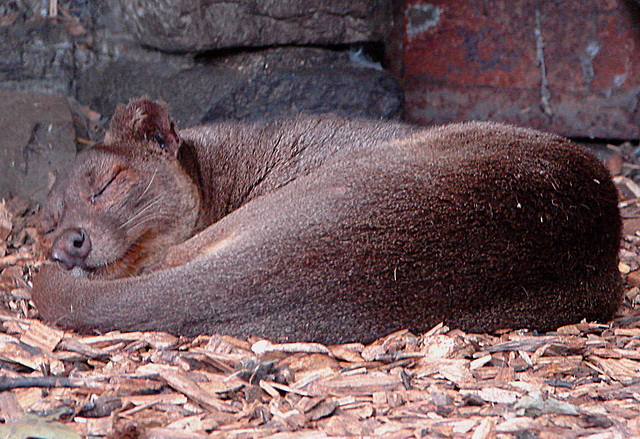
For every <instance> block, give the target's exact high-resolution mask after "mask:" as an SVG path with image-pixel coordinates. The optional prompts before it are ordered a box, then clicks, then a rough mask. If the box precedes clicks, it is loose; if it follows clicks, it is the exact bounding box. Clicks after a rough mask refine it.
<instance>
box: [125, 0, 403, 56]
mask: <svg viewBox="0 0 640 439" xmlns="http://www.w3.org/2000/svg"><path fill="white" fill-rule="evenodd" d="M120 1H121V4H122V9H123V11H124V18H125V22H126V23H127V24H128V25H129V29H130V31H131V32H132V33H133V35H135V37H136V38H137V39H138V40H139V41H140V42H141V43H142V44H144V45H147V46H150V47H154V48H157V49H161V50H166V51H185V52H200V51H203V50H212V49H221V48H228V47H241V46H244V47H266V46H275V45H310V44H313V45H335V44H345V43H354V42H364V41H368V42H372V41H382V39H383V38H384V37H385V35H386V34H387V31H388V29H389V26H390V24H391V23H390V20H389V17H390V10H391V1H389V0H351V1H340V0H317V1H313V2H301V1H297V0H282V1H273V0H246V1H220V0H217V1H208V2H201V1H200V2H197V1H196V2H194V1H191V0H178V1H169V0H163V1H155V2H140V1H138V0H120Z"/></svg>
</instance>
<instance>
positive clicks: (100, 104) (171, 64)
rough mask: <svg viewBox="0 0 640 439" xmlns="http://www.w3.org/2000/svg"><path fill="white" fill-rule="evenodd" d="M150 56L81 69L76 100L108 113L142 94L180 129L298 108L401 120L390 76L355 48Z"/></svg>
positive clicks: (400, 105) (400, 96)
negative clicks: (163, 106) (159, 103)
mask: <svg viewBox="0 0 640 439" xmlns="http://www.w3.org/2000/svg"><path fill="white" fill-rule="evenodd" d="M154 56H155V57H157V58H158V59H153V58H148V59H144V58H142V57H139V58H137V59H126V60H125V59H123V58H120V59H105V60H103V61H101V62H98V63H96V64H95V65H94V66H92V67H90V68H88V69H87V70H85V71H82V72H79V73H78V79H77V83H76V87H77V88H76V89H77V96H78V100H79V101H80V102H83V103H85V104H88V105H89V106H90V107H91V108H93V109H95V110H97V111H99V112H100V113H102V114H103V115H110V114H112V113H113V110H114V109H115V106H116V105H117V104H118V103H121V102H126V101H128V100H129V99H130V98H132V97H137V96H140V95H142V94H147V95H149V96H151V97H153V98H159V99H163V100H165V101H166V102H168V103H169V104H170V107H171V110H172V113H173V114H174V117H175V118H176V119H177V121H178V122H179V124H180V126H183V127H186V126H191V125H195V124H199V123H206V122H209V121H212V120H219V119H255V118H259V117H274V116H286V115H294V114H298V113H299V112H300V111H308V112H316V113H327V112H332V113H338V114H343V115H350V116H356V117H372V118H390V119H398V118H400V117H401V116H402V114H403V111H404V98H403V93H402V89H401V88H400V86H399V85H398V84H397V83H396V81H395V80H394V79H393V77H392V76H391V75H390V74H389V73H388V72H386V71H384V70H382V68H381V67H380V66H379V65H378V64H375V63H372V62H370V61H368V60H367V59H366V58H364V57H363V56H362V55H360V54H358V53H356V52H354V51H332V50H326V49H315V48H294V47H289V48H276V49H266V50H260V51H255V52H244V53H239V54H236V55H229V56H226V57H222V58H210V59H200V60H198V61H190V60H185V59H183V58H180V57H177V56H172V55H165V54H155V55H154ZM159 66H161V68H160V67H159Z"/></svg>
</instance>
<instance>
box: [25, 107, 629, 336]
mask: <svg viewBox="0 0 640 439" xmlns="http://www.w3.org/2000/svg"><path fill="white" fill-rule="evenodd" d="M42 229H43V233H44V235H45V238H46V240H47V241H48V242H50V243H51V254H52V256H53V259H55V260H57V261H59V263H60V264H59V265H61V266H62V267H63V268H66V269H68V270H73V272H74V273H76V274H78V272H80V273H83V274H84V276H83V277H76V276H74V275H72V274H70V273H69V272H68V271H65V270H63V269H61V268H58V267H55V266H45V267H43V268H42V269H41V270H40V273H38V274H36V275H35V276H34V292H33V300H34V302H35V304H36V306H37V307H38V309H39V310H40V312H41V314H42V315H43V316H44V317H45V318H46V319H48V320H49V321H52V322H55V323H57V324H58V325H60V326H62V327H65V328H74V329H77V330H81V331H90V330H98V331H108V330H115V329H118V330H163V331H168V332H172V333H175V334H185V335H196V334H201V333H214V332H216V333H226V334H231V335H235V336H248V335H257V336H264V337H268V338H271V339H274V340H281V341H285V340H296V341H300V340H311V341H318V342H324V343H337V342H346V341H354V340H357V341H362V342H367V341H371V340H373V339H375V338H377V337H379V336H382V335H385V334H387V333H390V332H392V331H395V330H398V329H403V328H409V329H411V330H413V331H416V332H420V331H425V330H427V329H429V328H430V327H432V326H433V325H435V324H437V323H439V322H441V321H444V322H445V323H446V324H448V325H452V326H455V327H460V328H462V329H465V330H471V331H493V330H497V329H501V328H519V327H528V328H531V329H537V330H551V329H555V328H557V327H558V326H561V325H564V324H569V323H574V322H578V321H580V320H581V319H585V318H586V319H588V320H601V321H606V320H607V319H610V318H611V317H612V316H613V314H614V312H615V310H616V308H617V307H618V305H619V303H620V301H621V294H622V293H621V284H620V277H619V273H618V269H617V265H618V247H619V241H620V235H621V220H620V215H619V211H618V207H617V192H616V189H615V187H614V185H613V183H612V181H611V178H610V176H609V175H608V172H607V171H606V170H605V168H604V167H603V166H602V165H601V164H600V163H599V162H598V161H597V160H596V159H595V158H593V157H592V156H591V155H590V154H588V153H587V152H585V151H583V150H582V149H581V148H580V147H578V146H577V145H575V144H573V143H571V142H570V141H568V140H566V139H564V138H562V137H559V136H555V135H551V134H546V133H541V132H537V131H533V130H528V129H523V128H516V127H512V126H506V125H501V124H496V123H481V122H473V123H464V124H454V125H447V126H443V127H436V128H426V129H425V128H417V127H412V126H409V125H404V124H399V123H389V122H372V121H349V120H344V119H339V118H332V117H326V116H302V117H299V118H295V119H291V120H276V121H270V122H259V123H252V124H241V123H237V122H234V123H220V124H217V125H212V126H208V127H196V128H191V129H186V130H182V131H176V130H175V128H174V124H173V122H172V121H171V120H170V118H169V116H168V114H167V111H166V109H165V108H164V107H163V106H162V105H160V104H158V103H155V102H152V101H150V100H148V99H140V100H135V101H132V102H131V103H130V104H129V105H127V106H126V107H121V108H119V109H118V110H117V112H116V114H115V115H114V117H113V119H112V121H111V125H110V128H109V131H108V132H107V134H106V136H105V139H104V142H103V143H100V144H98V145H96V146H95V147H93V148H91V149H89V150H87V151H84V152H82V153H80V154H79V155H78V157H77V159H76V161H75V162H74V163H73V164H72V165H71V167H70V169H69V170H68V172H67V174H66V175H64V176H62V177H61V178H59V179H58V181H57V182H56V185H55V186H54V188H53V190H52V192H51V194H50V196H49V199H48V201H47V203H46V205H45V207H44V209H43V219H42Z"/></svg>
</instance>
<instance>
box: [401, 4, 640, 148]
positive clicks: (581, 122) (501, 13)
mask: <svg viewBox="0 0 640 439" xmlns="http://www.w3.org/2000/svg"><path fill="white" fill-rule="evenodd" d="M395 21H396V30H395V36H394V38H392V40H393V42H392V44H391V48H390V49H391V50H390V54H391V57H392V58H393V59H394V61H393V62H392V64H391V68H392V70H393V71H394V74H395V75H396V76H397V77H398V78H400V80H401V82H402V83H403V87H404V90H405V93H406V99H407V114H408V117H409V119H411V120H414V121H418V122H420V123H424V124H438V123H446V122H450V121H459V120H470V119H484V120H487V119H492V120H500V121H506V122H511V123H517V124H519V125H524V126H531V127H535V128H540V129H545V130H549V131H554V132H558V133H561V134H564V135H568V136H578V137H596V138H621V139H622V138H624V139H637V138H638V135H639V133H640V131H639V127H640V110H639V109H638V100H639V97H640V6H639V4H638V3H637V2H634V1H631V0H626V1H622V0H599V1H598V0H565V1H544V0H540V1H537V0H481V1H475V2H469V1H466V0H431V1H421V0H401V1H400V2H399V4H398V5H397V11H396V20H395Z"/></svg>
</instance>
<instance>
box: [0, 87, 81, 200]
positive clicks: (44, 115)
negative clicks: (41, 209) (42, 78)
mask: <svg viewBox="0 0 640 439" xmlns="http://www.w3.org/2000/svg"><path fill="white" fill-rule="evenodd" d="M0 132H1V133H2V136H0V198H9V197H10V196H15V195H18V196H21V197H24V198H31V199H33V200H35V201H40V202H41V201H43V200H44V199H45V198H46V195H47V193H48V192H49V188H50V186H51V185H52V184H53V182H54V180H55V176H56V175H57V173H58V171H59V170H60V169H61V168H63V167H64V166H66V165H67V164H68V163H69V162H71V160H73V157H74V156H75V154H76V146H75V145H76V142H75V140H76V139H75V137H76V135H75V129H74V118H73V115H72V112H71V109H70V107H69V104H68V102H67V100H66V99H65V98H63V97H59V96H55V95H46V94H40V93H16V92H3V91H0Z"/></svg>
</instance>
